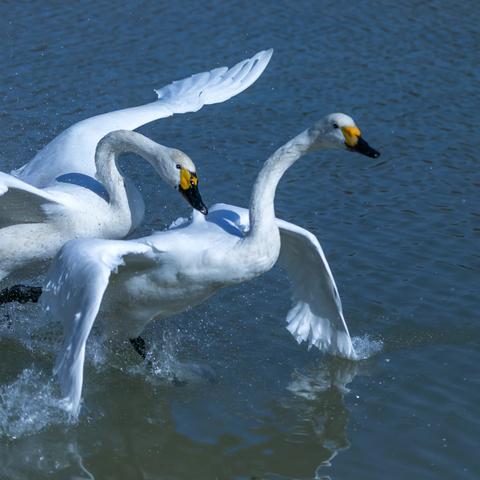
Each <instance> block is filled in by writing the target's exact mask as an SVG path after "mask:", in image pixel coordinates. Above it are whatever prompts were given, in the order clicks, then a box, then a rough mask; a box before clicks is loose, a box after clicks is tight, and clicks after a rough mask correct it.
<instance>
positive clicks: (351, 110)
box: [0, 0, 480, 480]
mask: <svg viewBox="0 0 480 480" xmlns="http://www.w3.org/2000/svg"><path fill="white" fill-rule="evenodd" d="M0 14H1V17H0V18H1V20H0V25H1V28H2V48H1V49H0V64H1V65H2V75H1V82H0V95H1V99H2V102H1V107H0V140H1V141H0V146H1V147H0V168H1V170H4V171H9V170H10V169H12V168H14V167H18V166H20V165H21V164H23V163H25V162H26V161H28V160H29V159H30V158H32V157H33V155H34V154H35V152H37V151H38V150H39V149H40V148H41V147H42V146H44V145H45V144H46V143H47V142H48V141H49V140H51V139H52V138H53V137H54V136H55V135H56V134H58V133H60V132H61V131H62V130H63V129H65V128H66V127H68V126H69V125H71V124H72V123H74V122H76V121H78V120H81V119H83V118H86V117H89V116H92V115H95V114H97V113H100V112H105V111H110V110H114V109H118V108H123V107H128V106H133V105H137V104H141V103H145V102H148V101H151V100H153V99H154V98H155V96H154V94H153V89H154V88H159V87H161V86H163V85H164V84H166V83H169V82H170V81H172V80H174V79H178V78H182V77H185V76H187V75H190V74H192V73H195V72H199V71H202V70H205V69H209V68H213V67H215V66H220V65H233V64H234V63H236V62H237V61H239V60H241V59H243V58H245V57H247V56H250V55H251V54H253V53H255V52H256V51H258V50H261V49H264V48H269V47H273V48H274V49H275V54H274V57H273V58H272V61H271V63H270V65H269V67H268V68H267V70H266V72H265V73H264V75H263V76H262V77H261V78H260V79H259V81H258V82H257V83H256V84H255V85H254V86H253V87H251V88H250V89H249V90H248V91H246V92H245V93H243V94H241V95H239V96H238V97H236V98H234V99H233V100H231V101H229V102H227V103H225V104H222V105H216V106H211V107H207V108H205V109H203V110H202V111H200V112H198V113H194V114H188V115H179V116H176V117H173V118H169V119H165V120H162V121H159V122H157V123H153V124H151V125H148V126H146V127H144V128H142V129H141V132H142V133H145V134H147V135H148V136H150V137H151V138H153V139H155V140H156V141H158V142H160V143H163V144H165V145H168V146H171V147H177V148H181V149H182V150H183V151H185V152H186V153H188V154H189V155H190V156H191V157H192V158H193V159H194V160H195V162H196V164H197V168H198V173H199V178H200V188H201V191H202V196H203V198H204V200H205V202H206V203H207V204H208V205H211V204H213V203H215V202H219V201H221V202H227V203H234V204H238V205H242V206H246V205H247V204H248V199H249V193H250V188H251V185H252V183H253V181H254V178H255V175H256V174H257V172H258V170H259V168H260V166H261V164H262V162H263V161H264V160H265V159H266V158H267V157H268V155H269V154H270V153H272V152H273V150H274V149H275V148H276V147H278V146H279V145H281V144H283V143H285V142H286V141H287V140H289V139H290V138H291V137H293V136H294V135H296V134H297V133H299V132H300V131H301V130H303V129H304V128H306V127H308V126H310V125H311V124H312V123H313V122H314V121H315V120H316V119H318V118H320V117H321V116H323V115H325V114H327V113H330V112H335V111H343V112H345V113H347V114H350V115H352V116H353V117H354V118H355V119H356V121H357V123H358V125H359V127H360V128H361V130H362V132H363V135H364V137H365V138H366V139H367V141H368V142H369V143H370V144H371V145H372V146H373V147H375V148H376V149H378V150H380V151H381V152H382V156H381V157H380V158H379V159H375V160H373V159H368V158H366V157H361V156H358V155H352V154H349V153H347V152H345V153H342V152H327V153H321V154H315V155H310V156H309V157H306V158H305V159H302V160H301V161H300V162H298V164H296V165H295V167H293V168H292V169H291V170H290V171H289V172H288V174H287V175H286V177H285V178H284V179H283V181H282V183H281V185H280V188H279V191H278V195H277V199H276V206H277V214H278V216H280V217H282V218H284V219H286V220H289V221H293V222H295V223H298V224H299V225H301V226H303V227H306V228H308V229H310V230H311V231H312V232H314V233H315V234H316V235H317V236H318V238H319V239H320V241H321V243H322V245H323V247H324V250H325V253H326V255H327V258H328V259H329V262H330V265H331V267H332V270H333V273H334V275H335V278H336V281H337V285H338V287H339V290H340V294H341V296H342V299H343V302H344V307H345V314H346V318H347V321H348V324H349V327H350V331H351V333H352V335H353V336H355V337H360V338H359V339H357V340H356V341H357V342H358V343H359V345H364V346H365V345H370V344H371V343H372V342H382V345H383V346H382V349H381V351H380V352H379V353H378V354H377V355H376V356H373V357H372V358H370V359H368V360H365V361H362V362H358V363H351V362H344V361H341V360H339V359H335V358H330V357H325V356H322V355H321V354H319V353H318V352H316V351H314V350H311V351H309V352H308V351H306V349H305V348H304V347H301V346H298V345H296V343H295V342H294V340H293V338H292V337H291V336H290V334H289V333H288V332H287V331H286V329H285V328H284V316H285V314H286V312H287V310H288V307H289V300H288V281H287V279H286V278H285V276H284V274H283V272H281V271H279V270H274V271H272V272H270V273H269V274H267V275H265V276H264V277H261V278H259V279H257V280H256V281H254V282H251V283H249V284H245V285H241V286H239V287H236V288H233V289H229V290H226V291H224V292H222V293H221V294H220V295H218V296H216V297H214V298H213V299H212V300H211V301H209V302H208V303H206V304H204V305H201V306H199V307H196V308H195V309H194V310H192V311H190V312H187V313H185V314H183V315H180V316H178V317H176V318H172V319H171V320H169V321H167V322H166V323H165V324H162V325H152V326H150V327H149V328H148V329H147V331H146V332H145V338H146V339H148V341H149V342H150V344H151V345H153V348H154V349H156V351H157V355H158V358H159V360H158V364H157V365H156V368H155V369H154V370H153V371H148V370H147V369H145V368H144V367H143V366H142V365H140V364H139V363H138V360H137V358H136V355H135V353H134V352H132V351H131V349H130V348H129V345H127V344H125V345H121V346H119V347H118V346H110V345H104V344H103V343H102V341H101V336H100V334H99V333H97V334H96V335H94V337H93V338H92V341H91V342H90V345H89V353H88V357H89V358H90V361H89V363H88V364H87V368H86V383H85V391H84V399H85V404H84V408H83V410H82V415H81V417H80V420H79V422H78V423H77V424H70V423H69V422H68V419H66V418H64V417H63V416H62V415H61V413H59V411H58V409H57V408H56V405H55V398H56V396H58V391H57V390H56V388H57V386H56V383H55V382H54V381H52V380H51V379H50V371H51V366H52V364H53V359H54V356H55V352H56V350H57V349H58V345H59V341H60V340H59V338H60V329H59V327H58V326H57V325H43V324H39V318H40V316H39V311H38V310H37V309H35V308H32V307H23V306H22V307H18V306H11V307H9V309H8V310H6V311H4V312H2V315H4V316H5V320H4V321H3V323H0V335H1V336H0V348H1V352H2V356H1V360H2V361H1V362H0V478H6V479H24V478H28V479H36V480H37V479H43V478H45V479H46V478H48V479H51V478H58V479H66V478H71V479H73V478H96V479H109V478H112V479H113V478H115V479H133V478H139V479H140V478H142V479H155V480H157V479H161V480H164V479H165V480H166V479H184V478H195V479H212V478H221V479H223V478H232V479H253V478H256V479H272V480H284V479H293V478H294V479H299V478H302V479H304V478H305V479H308V478H331V479H337V480H341V479H353V478H355V479H356V480H363V479H365V480H366V479H368V480H372V479H385V478H389V479H401V480H403V479H406V478H422V479H435V480H437V479H451V478H455V479H457V478H458V479H477V478H479V477H480V461H479V460H478V454H477V444H478V438H479V433H480V407H479V405H480V374H479V368H478V365H479V364H480V349H479V344H480V334H479V331H478V328H477V323H478V311H479V306H480V305H479V300H478V298H479V285H480V283H479V270H480V255H479V252H478V245H479V236H480V226H479V221H480V202H479V200H478V195H479V192H480V190H479V189H480V174H479V168H478V132H477V130H478V124H479V123H480V118H479V114H478V111H479V109H480V100H479V95H478V86H479V85H480V73H479V72H480V69H479V67H480V61H479V60H480V57H479V55H478V52H479V47H480V32H479V28H478V25H479V24H480V14H479V9H478V5H477V3H476V2H473V1H463V2H448V1H443V2H440V1H438V2H420V1H405V2H395V3H394V2H374V1H364V2H356V3H355V2H347V1H343V0H336V1H322V2H305V1H296V2H262V3H253V2H217V1H213V2H208V3H204V4H202V3H201V2H189V1H185V2H169V3H167V2H154V1H149V2H117V3H114V2H106V1H95V2H93V1H82V2H64V4H63V5H61V4H59V3H56V2H52V3H50V2H47V3H43V2H38V3H30V4H25V3H23V2H16V3H10V2H9V3H2V4H1V5H0ZM123 168H124V170H125V171H126V172H127V173H128V174H129V176H131V177H132V178H133V180H134V181H135V182H136V184H137V185H139V186H140V188H141V189H142V191H143V193H144V195H145V197H146V199H147V202H146V203H147V216H146V221H145V224H144V225H143V226H142V227H141V228H140V230H139V231H137V232H135V235H141V234H144V233H148V232H150V231H152V230H154V229H161V228H164V227H165V226H166V225H169V224H170V223H171V221H172V220H174V219H175V218H176V217H177V216H187V215H188V213H189V211H188V207H187V206H186V204H185V202H183V201H182V200H181V199H179V198H178V196H177V195H176V194H175V192H170V190H169V189H166V188H163V186H162V185H160V186H158V183H157V180H156V177H155V175H154V174H153V172H152V170H151V169H150V167H149V166H148V165H147V164H146V163H145V162H143V161H141V160H138V159H137V158H136V157H128V158H126V159H125V160H124V161H123ZM167 206H168V207H167ZM7 315H8V317H7ZM365 335H368V337H365ZM192 364H195V365H196V367H195V368H193V367H192ZM185 365H187V366H186V367H185ZM205 372H209V375H205ZM210 373H211V374H210ZM173 377H182V378H185V379H186V380H187V384H186V385H185V386H183V387H180V386H175V385H173V384H172V382H171V379H172V378H173ZM212 377H213V378H214V380H215V381H214V382H213V383H212V382H211V380H212Z"/></svg>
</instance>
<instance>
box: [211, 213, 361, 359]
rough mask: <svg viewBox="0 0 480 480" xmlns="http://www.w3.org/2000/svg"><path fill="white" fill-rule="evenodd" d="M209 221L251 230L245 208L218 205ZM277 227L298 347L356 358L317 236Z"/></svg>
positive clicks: (281, 224) (290, 226)
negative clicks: (290, 296) (290, 293)
mask: <svg viewBox="0 0 480 480" xmlns="http://www.w3.org/2000/svg"><path fill="white" fill-rule="evenodd" d="M209 218H211V219H212V220H215V221H217V222H218V223H219V224H222V225H224V227H225V228H229V227H230V228H237V229H238V230H239V231H240V232H243V233H246V232H247V231H248V230H249V228H250V224H249V215H248V210H247V209H245V208H240V207H235V206H232V205H226V204H217V205H214V206H213V207H212V208H211V209H210V213H209ZM277 224H278V228H279V229H280V238H281V249H280V256H279V258H278V264H279V265H280V266H281V267H283V268H284V269H285V270H286V272H287V274H288V277H289V279H290V281H291V284H292V290H293V296H292V299H293V302H294V305H293V307H292V308H291V309H290V311H289V312H288V315H287V323H288V326H287V329H288V331H289V332H290V333H291V334H292V335H293V336H294V337H295V339H296V340H297V342H298V343H302V342H307V343H308V346H309V347H311V346H315V347H317V348H319V349H320V350H322V351H325V352H329V353H332V354H334V355H339V356H342V357H346V358H355V351H354V349H353V346H352V340H351V338H350V334H349V332H348V327H347V324H346V322H345V318H344V316H343V309H342V302H341V300H340V296H339V294H338V290H337V286H336V285H335V280H334V278H333V275H332V272H331V270H330V267H329V266H328V262H327V259H326V258H325V254H324V253H323V250H322V247H321V245H320V243H319V242H318V240H317V238H316V237H315V235H313V234H312V233H310V232H309V231H308V230H305V229H304V228H301V227H298V226H297V225H294V224H293V223H289V222H285V221H283V220H278V219H277Z"/></svg>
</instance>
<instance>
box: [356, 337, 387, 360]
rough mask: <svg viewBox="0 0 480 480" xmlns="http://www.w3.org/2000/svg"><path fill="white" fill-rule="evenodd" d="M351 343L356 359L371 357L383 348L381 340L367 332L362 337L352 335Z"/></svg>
mask: <svg viewBox="0 0 480 480" xmlns="http://www.w3.org/2000/svg"><path fill="white" fill-rule="evenodd" d="M352 344H353V348H354V350H355V354H356V360H366V359H367V358H371V357H373V356H374V355H376V354H377V353H379V352H380V351H381V350H382V349H383V342H382V341H381V340H379V339H373V338H371V337H370V335H368V334H367V335H363V336H362V337H352Z"/></svg>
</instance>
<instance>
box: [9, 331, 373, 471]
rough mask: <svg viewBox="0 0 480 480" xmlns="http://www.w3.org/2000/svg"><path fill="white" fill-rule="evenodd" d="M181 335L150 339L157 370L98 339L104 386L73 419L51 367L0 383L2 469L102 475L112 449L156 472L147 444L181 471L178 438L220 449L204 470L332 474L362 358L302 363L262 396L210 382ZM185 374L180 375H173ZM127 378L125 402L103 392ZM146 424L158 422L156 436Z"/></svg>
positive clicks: (93, 372)
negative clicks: (182, 350)
mask: <svg viewBox="0 0 480 480" xmlns="http://www.w3.org/2000/svg"><path fill="white" fill-rule="evenodd" d="M167 340H168V341H167ZM178 342H179V338H176V340H175V335H174V334H172V332H169V333H165V332H164V333H163V336H162V341H161V342H160V344H159V345H161V344H162V343H163V344H165V345H166V346H167V347H166V351H165V352H164V354H163V356H162V355H161V352H160V350H159V345H156V346H154V347H153V349H152V350H153V351H154V353H155V355H156V358H155V362H156V365H155V367H154V369H153V370H152V369H151V366H148V367H147V366H146V365H145V364H141V363H140V364H137V366H136V367H135V366H133V365H132V357H133V358H135V357H134V356H132V357H129V356H128V355H127V358H128V360H125V356H123V358H121V359H120V358H119V356H118V355H117V354H116V353H115V351H114V349H112V346H111V345H110V344H103V343H101V342H100V341H98V342H96V343H95V342H94V345H93V346H90V347H89V348H90V351H91V353H93V351H92V350H93V349H98V348H102V349H103V350H104V352H103V354H102V355H101V357H102V358H104V359H106V364H105V363H104V364H103V365H100V366H99V365H96V364H95V362H89V363H90V365H89V367H88V368H87V371H88V376H89V378H90V382H89V383H90V385H92V384H94V385H98V388H94V392H93V396H92V392H90V394H89V395H87V401H86V405H84V409H83V413H82V416H81V420H80V422H79V423H77V424H71V423H69V419H68V418H67V417H66V416H64V415H63V414H62V412H61V410H60V409H59V406H58V398H57V397H56V395H58V392H57V390H56V385H54V384H52V379H51V378H50V377H49V374H48V370H47V372H45V371H44V370H42V369H40V368H37V367H32V368H27V369H24V370H22V371H21V373H20V374H19V375H18V377H17V378H15V379H14V380H13V381H12V382H11V383H10V384H8V385H4V386H2V388H1V390H0V406H1V408H0V412H1V414H0V445H1V447H0V465H1V468H0V476H7V478H11V479H16V478H23V476H24V475H27V476H28V475H30V474H31V473H32V472H36V474H38V475H39V476H38V478H43V477H42V476H51V477H49V478H71V479H80V478H82V479H87V478H88V479H92V478H104V477H103V476H102V468H100V467H99V465H100V463H101V462H100V461H99V460H97V459H98V455H100V456H101V454H102V452H106V451H115V452H116V453H115V454H116V455H117V456H118V458H119V462H121V463H122V464H123V462H127V463H128V466H127V467H125V469H126V470H125V476H124V477H119V478H130V477H128V476H127V475H141V476H143V477H142V478H156V477H155V469H157V468H158V461H156V462H153V464H152V465H150V466H149V465H148V462H146V458H147V457H148V452H152V451H156V452H159V451H161V452H162V458H163V457H164V458H169V459H170V461H169V462H168V465H165V468H166V469H167V472H169V473H170V474H172V475H178V476H179V477H180V478H183V475H187V473H188V472H189V471H191V469H190V467H188V468H187V466H185V465H184V464H183V462H182V461H181V459H180V457H181V453H180V452H177V451H176V445H178V444H179V443H180V444H182V445H183V447H184V448H185V449H187V450H188V451H190V453H192V454H194V457H195V458H198V459H199V461H200V459H204V458H212V457H211V454H212V452H213V450H215V451H217V452H220V454H219V456H217V455H216V456H215V458H217V459H218V462H217V461H215V462H213V463H210V464H209V463H208V462H207V464H206V465H203V462H201V463H202V466H200V465H199V466H198V473H199V478H207V477H208V475H210V474H212V475H213V474H214V472H217V471H218V469H219V470H220V471H222V469H223V468H224V467H223V462H224V460H225V458H228V459H229V464H230V465H232V466H231V467H230V468H229V470H228V471H230V472H234V473H235V475H240V476H246V477H249V478H250V477H252V478H253V476H256V475H258V477H257V478H287V477H285V475H291V476H292V477H296V476H298V475H301V476H308V475H310V474H311V473H312V472H315V471H316V472H317V474H316V475H317V478H327V477H322V476H321V474H323V469H324V468H326V467H329V466H330V465H331V463H332V461H333V460H334V458H335V456H336V455H337V454H338V453H339V452H341V451H342V450H345V449H347V448H348V447H349V441H348V438H347V426H348V419H349V411H348V409H347V407H346V404H345V400H344V397H345V395H348V394H349V392H350V390H349V385H350V384H351V383H352V382H353V380H354V378H355V376H356V375H357V374H358V373H359V372H360V371H361V370H362V368H364V365H365V363H364V362H360V363H359V362H350V361H346V360H341V359H335V358H330V357H326V358H320V359H319V360H318V361H316V362H314V364H311V365H310V366H309V367H307V368H306V369H300V368H298V367H297V368H295V369H293V370H292V371H291V372H290V373H289V374H288V375H287V376H286V377H285V378H286V382H285V383H284V384H283V386H282V387H281V388H280V389H278V388H277V389H276V392H277V393H276V398H275V400H273V401H271V400H267V403H268V404H267V405H265V404H264V403H263V401H259V400H258V399H257V400H255V399H254V398H252V399H248V398H244V399H240V400H239V397H238V392H237V391H236V389H235V388H233V389H229V387H228V384H226V383H225V380H224V379H222V378H221V377H220V379H219V381H218V383H211V378H210V376H209V375H201V374H200V373H201V372H203V371H204V370H202V369H200V370H199V367H198V365H197V364H196V363H194V364H190V363H187V362H184V361H180V360H179V359H178V358H177V357H176V353H175V347H174V346H172V345H175V343H178ZM87 358H88V357H87ZM133 363H134V362H133ZM92 367H93V368H92ZM207 371H208V372H209V373H210V367H209V368H208V369H207ZM185 372H194V373H193V374H192V373H189V374H187V375H185ZM199 372H200V373H199ZM195 373H197V375H195ZM182 375H184V376H183V377H182V378H183V380H184V381H183V382H179V383H177V384H174V383H172V382H171V380H172V378H175V377H179V378H180V377H181V376H182ZM128 377H130V378H131V382H133V384H134V387H133V390H132V388H131V386H130V387H129V388H128V390H126V391H125V392H123V394H124V395H126V396H127V397H128V398H129V402H128V405H127V406H125V405H122V404H119V403H118V402H117V401H116V400H117V397H111V398H109V396H108V395H107V397H105V392H108V389H110V388H112V384H118V382H119V381H120V383H122V382H124V381H125V380H126V378H128ZM288 377H290V378H288ZM90 390H91V389H90ZM119 393H120V392H118V391H117V393H116V395H118V394H119ZM229 396H230V400H229V399H228V398H229ZM252 401H255V402H257V404H252ZM260 405H263V406H262V407H261V408H260V409H257V407H258V406H260ZM148 431H151V432H152V433H153V431H155V441H154V442H153V444H152V437H151V436H149V435H146V432H148ZM93 432H95V442H94V443H93V444H90V445H89V446H88V447H87V446H86V444H85V443H84V442H83V439H84V438H88V437H89V436H90V435H91V434H92V433H93ZM306 444H307V445H309V447H308V448H306V447H305V445H306ZM170 455H171V456H172V457H170ZM177 457H178V462H177V461H175V460H174V459H175V458H177ZM256 458H257V459H258V458H261V459H262V462H261V465H262V466H261V467H260V468H259V467H258V466H257V463H256V461H253V462H252V459H256ZM86 459H88V460H86ZM172 459H173V462H172ZM221 459H223V460H221ZM145 462H146V463H145ZM122 468H124V467H122ZM127 472H128V473H127ZM262 475H263V476H262ZM269 475H270V476H269ZM271 475H273V476H271ZM278 475H282V476H281V477H278Z"/></svg>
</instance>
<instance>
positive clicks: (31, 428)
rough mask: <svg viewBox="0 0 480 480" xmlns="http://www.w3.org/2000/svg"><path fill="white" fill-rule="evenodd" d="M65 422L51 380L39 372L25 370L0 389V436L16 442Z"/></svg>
mask: <svg viewBox="0 0 480 480" xmlns="http://www.w3.org/2000/svg"><path fill="white" fill-rule="evenodd" d="M68 423H70V421H69V418H68V415H67V414H66V413H65V412H64V411H63V410H62V409H61V400H60V398H59V397H57V387H56V385H55V381H54V379H53V378H51V377H50V376H47V375H46V374H45V373H43V372H42V371H41V370H38V369H37V368H35V367H31V368H26V369H25V370H23V371H22V373H21V374H20V375H19V376H18V377H17V378H16V379H15V380H14V381H13V382H11V383H9V384H6V385H2V386H0V437H7V438H10V439H16V438H19V437H22V436H26V435H31V434H34V433H38V432H39V431H41V430H43V429H44V428H46V427H49V426H52V425H58V424H68Z"/></svg>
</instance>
